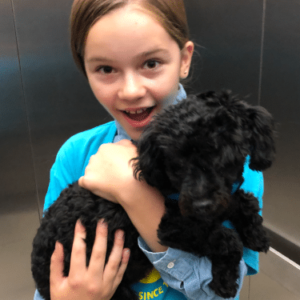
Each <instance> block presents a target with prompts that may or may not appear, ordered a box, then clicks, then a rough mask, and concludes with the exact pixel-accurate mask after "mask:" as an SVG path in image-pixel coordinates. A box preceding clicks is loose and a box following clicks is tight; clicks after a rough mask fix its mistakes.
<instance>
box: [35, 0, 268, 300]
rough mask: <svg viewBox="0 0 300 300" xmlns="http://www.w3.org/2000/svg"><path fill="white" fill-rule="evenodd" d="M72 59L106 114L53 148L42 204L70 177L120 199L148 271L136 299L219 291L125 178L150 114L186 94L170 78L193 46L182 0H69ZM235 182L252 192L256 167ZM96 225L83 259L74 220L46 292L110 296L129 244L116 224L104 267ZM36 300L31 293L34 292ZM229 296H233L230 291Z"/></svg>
mask: <svg viewBox="0 0 300 300" xmlns="http://www.w3.org/2000/svg"><path fill="white" fill-rule="evenodd" d="M71 45H72V52H73V56H74V58H75V61H76V63H77V65H78V66H79V68H80V69H81V70H82V72H83V73H84V74H85V76H86V77H87V79H88V81H89V84H90V86H91V88H92V91H93V92H94V94H95V97H96V98H97V100H98V101H99V102H100V103H101V104H102V105H103V106H104V107H105V108H106V110H107V111H108V112H109V113H110V114H111V115H112V116H113V117H114V119H115V121H113V122H109V123H107V124H104V125H101V126H99V127H96V128H94V129H91V130H89V131H86V132H83V133H80V134H77V135H75V136H74V137H72V138H71V139H69V140H68V141H67V142H66V143H65V144H64V145H63V147H62V148H61V149H60V151H59V153H58V155H57V158H56V161H55V164H54V165H53V167H52V169H51V174H50V185H49V189H48V192H47V195H46V199H45V206H44V209H47V208H48V207H49V206H50V205H51V204H52V203H53V202H54V201H55V199H57V197H58V195H59V194H60V192H61V191H62V190H63V189H64V188H65V187H67V185H68V184H70V183H73V182H74V181H76V180H79V184H80V185H81V186H82V187H84V188H86V189H89V190H91V191H92V192H93V193H95V194H97V195H99V196H102V197H104V198H106V199H108V200H110V201H113V202H117V203H119V204H121V205H122V206H123V208H124V209H125V210H126V212H127V214H128V215H129V217H130V219H131V220H132V222H133V224H134V225H135V227H136V228H137V230H138V232H139V233H140V238H139V240H138V243H139V246H140V248H141V249H142V251H143V252H144V253H145V254H146V255H147V257H148V258H149V260H150V261H151V262H152V263H153V265H154V267H155V269H154V270H153V272H152V273H151V274H150V275H149V276H148V277H147V278H146V279H144V280H142V281H141V282H139V283H137V284H135V285H134V286H133V288H134V289H135V290H136V291H137V294H138V295H139V298H140V299H152V298H153V299H157V300H160V299H166V300H167V299H172V300H173V299H202V300H205V299H221V298H220V297H218V296H217V295H216V294H215V293H214V292H213V291H212V290H211V289H210V288H209V286H208V285H209V282H210V281H211V279H212V274H211V263H210V261H209V260H208V259H207V258H206V257H202V258H199V257H196V256H194V255H191V254H188V253H185V252H183V251H179V250H177V249H171V248H167V247H165V246H163V245H161V244H160V243H159V240H158V238H157V228H158V225H159V223H160V220H161V217H162V216H163V214H164V211H165V206H164V199H163V197H162V195H161V194H160V193H159V192H158V191H157V190H155V189H154V188H152V187H150V186H148V185H147V184H146V183H145V182H139V181H137V180H135V179H134V177H133V172H132V171H133V170H132V165H131V164H130V163H129V161H130V159H131V158H133V157H136V155H137V153H136V148H135V146H133V144H132V143H131V142H130V141H129V140H130V139H133V140H137V139H138V138H139V137H140V135H141V133H142V131H143V128H144V127H145V126H146V125H147V124H148V123H149V122H150V121H151V119H152V116H153V115H155V114H157V113H158V112H160V111H161V110H162V109H163V108H164V107H166V106H168V105H172V104H174V103H176V102H178V101H180V100H182V99H183V98H185V97H186V93H185V91H184V89H183V87H182V85H181V84H180V80H181V79H184V78H186V77H187V76H188V73H189V70H190V65H191V60H192V55H193V51H194V44H193V43H192V42H191V41H190V40H189V36H188V26H187V20H186V14H185V8H184V4H183V1H182V0H76V1H74V4H73V8H72V15H71ZM244 177H245V182H244V184H243V186H242V187H243V188H244V189H245V190H247V191H251V192H253V193H254V194H255V195H256V196H258V197H259V198H260V199H261V196H262V190H263V188H262V175H261V173H258V172H253V171H251V170H250V169H249V168H248V165H247V164H246V165H245V172H244ZM106 234H107V230H106V227H105V224H103V223H101V222H99V226H98V227H97V234H96V241H95V244H94V248H93V254H92V259H91V261H90V265H89V267H88V268H86V266H85V244H84V242H83V239H84V237H85V231H84V228H83V226H82V225H81V224H80V223H79V222H78V223H77V224H76V228H75V235H74V244H73V250H72V259H71V268H70V274H69V276H68V277H66V278H63V277H62V269H63V265H62V260H63V249H62V246H61V245H60V244H59V243H57V244H56V249H55V251H54V253H53V256H52V263H51V274H50V286H51V299H52V300H56V299H59V300H67V299H72V300H76V299H80V300H85V299H86V300H89V299H99V300H104V299H111V297H112V296H113V294H114V292H115V290H116V288H117V287H118V284H119V283H120V281H121V280H122V276H123V274H124V271H125V269H126V266H127V262H128V258H129V251H128V250H127V249H123V236H122V232H118V233H117V235H116V238H115V245H114V248H113V251H112V253H111V255H110V258H109V261H108V263H107V265H106V266H105V267H104V257H105V252H106ZM257 264H258V257H257V253H254V252H252V251H249V250H248V249H245V252H244V259H242V261H241V262H240V276H239V279H238V284H239V291H240V289H241V286H242V282H243V278H244V276H245V275H246V274H247V273H248V274H254V273H256V272H257V267H258V266H257ZM38 299H41V298H40V296H39V294H38V293H37V292H36V295H35V300H38ZM236 299H238V295H237V298H236Z"/></svg>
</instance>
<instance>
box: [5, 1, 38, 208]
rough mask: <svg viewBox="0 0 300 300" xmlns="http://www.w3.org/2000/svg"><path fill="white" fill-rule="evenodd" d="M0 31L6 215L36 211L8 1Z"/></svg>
mask: <svg viewBox="0 0 300 300" xmlns="http://www.w3.org/2000/svg"><path fill="white" fill-rule="evenodd" d="M0 30H1V31H0V53H1V56H0V70H1V73H0V85H1V86H0V89H1V95H0V97H1V100H0V120H1V122H0V141H1V142H0V159H1V168H0V176H1V189H0V213H8V212H11V211H15V210H17V209H19V210H23V209H29V208H33V207H34V208H36V203H35V201H36V197H35V184H34V171H33V166H32V155H31V145H30V138H29V131H28V126H27V118H26V109H25V106H24V99H23V94H22V83H21V76H20V70H19V62H18V51H17V45H16V38H15V28H14V21H13V14H12V7H11V3H10V1H9V0H6V1H1V9H0ZM25 198H26V200H25Z"/></svg>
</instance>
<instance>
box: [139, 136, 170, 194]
mask: <svg viewBox="0 0 300 300" xmlns="http://www.w3.org/2000/svg"><path fill="white" fill-rule="evenodd" d="M157 137H158V135H157V134H155V133H152V132H151V131H150V130H148V131H146V132H144V134H143V135H142V136H141V138H140V140H139V141H138V143H137V150H138V154H139V155H138V157H136V158H135V159H133V161H134V164H133V167H134V176H135V178H136V179H138V180H145V181H146V182H147V183H148V184H149V185H151V186H153V187H156V188H157V189H159V190H160V191H161V192H163V191H164V189H165V188H166V187H168V186H169V185H170V183H169V180H168V178H167V176H166V173H165V164H164V161H165V159H164V158H165V153H164V150H163V148H162V147H161V145H160V143H159V141H158V138H157Z"/></svg>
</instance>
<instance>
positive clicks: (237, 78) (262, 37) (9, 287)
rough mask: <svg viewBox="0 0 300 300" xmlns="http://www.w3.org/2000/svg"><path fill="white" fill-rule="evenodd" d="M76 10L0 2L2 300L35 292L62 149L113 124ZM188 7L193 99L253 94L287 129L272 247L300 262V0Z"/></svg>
mask: <svg viewBox="0 0 300 300" xmlns="http://www.w3.org/2000/svg"><path fill="white" fill-rule="evenodd" d="M71 4H72V0H65V1H61V0H51V1H50V0H0V91H1V93H0V165H1V168H0V186H1V189H0V228H1V230H0V251H1V252H0V265H1V271H0V298H1V299H2V298H3V299H10V298H9V296H7V295H9V293H10V292H12V293H14V294H11V295H13V296H11V299H20V298H22V299H25V298H26V297H25V296H24V293H26V292H28V295H30V293H32V290H33V282H32V280H31V275H30V265H29V263H30V261H29V256H30V251H31V240H32V237H33V236H34V233H35V230H36V228H37V226H38V223H39V217H40V216H41V210H42V206H43V201H44V195H45V193H46V189H47V185H48V180H49V170H50V167H51V165H52V164H53V162H54V159H55V155H56V153H57V151H58V149H59V147H60V146H61V145H62V144H63V142H64V141H65V140H66V139H67V138H68V137H70V136H71V135H73V134H74V133H77V132H79V131H82V130H85V129H88V128H91V127H94V126H96V125H99V124H101V123H105V122H107V121H109V120H111V118H110V117H109V116H108V115H107V113H106V112H105V110H104V109H102V108H101V106H100V105H99V104H98V103H97V101H96V100H95V99H94V96H93V95H92V93H91V91H90V89H89V87H88V84H87V82H86V80H85V78H84V77H83V76H82V75H81V74H80V73H79V71H78V70H77V69H76V67H75V65H74V63H73V61H72V58H71V53H70V49H69V40H68V36H69V33H68V18H69V12H70V8H71ZM186 5H187V11H188V17H189V23H190V27H191V36H192V39H193V40H194V41H195V42H197V43H198V44H199V45H200V46H201V47H200V46H199V47H198V48H197V50H198V52H199V55H198V56H197V55H196V57H195V63H194V76H193V80H192V81H191V82H190V83H188V90H189V91H201V90H207V89H216V90H219V89H222V88H229V89H232V90H233V91H234V92H235V93H239V94H241V95H249V102H251V103H257V104H258V103H259V104H261V105H263V106H265V107H266V108H267V109H269V110H270V111H271V112H272V113H273V114H274V116H275V118H276V120H277V121H278V122H279V123H280V126H279V138H278V147H277V148H278V155H277V160H276V163H275V164H274V167H273V168H272V169H271V170H269V171H267V172H266V173H265V179H266V188H265V197H264V202H265V209H264V217H265V224H266V226H267V228H269V229H270V230H271V231H272V232H273V233H276V234H277V235H278V236H279V237H281V238H282V240H281V243H277V244H276V241H275V242H274V245H276V247H278V248H280V249H282V251H283V252H284V253H286V255H288V256H290V257H291V258H293V259H294V260H297V259H299V260H300V257H299V248H298V247H300V237H299V227H300V221H299V218H298V212H299V210H300V201H299V196H298V195H299V194H300V185H299V182H300V180H299V171H300V160H299V157H298V153H299V150H300V119H299V115H300V100H299V97H300V91H299V86H300V85H299V76H300V65H299V64H300V51H299V50H300V31H299V28H300V26H299V25H300V24H299V23H300V21H299V20H300V19H299V17H298V16H299V12H300V5H299V1H297V0H289V1H288V2H287V1H286V0H277V1H275V2H274V1H266V0H243V1H235V0H226V1H224V0H201V1H200V0H187V1H186ZM277 240H278V239H277ZM287 242H289V243H290V244H288V245H289V246H291V247H285V246H284V245H285V244H286V243H287ZM294 246H296V248H293V247H294ZM291 248H293V249H296V250H298V254H297V251H296V252H295V251H294V252H293V251H290V250H289V249H291ZM16 270H18V271H17V272H16ZM16 293H17V294H18V293H19V296H16ZM4 294H5V295H6V296H5V298H4V297H2V295H4ZM28 299H31V298H30V297H29V298H28Z"/></svg>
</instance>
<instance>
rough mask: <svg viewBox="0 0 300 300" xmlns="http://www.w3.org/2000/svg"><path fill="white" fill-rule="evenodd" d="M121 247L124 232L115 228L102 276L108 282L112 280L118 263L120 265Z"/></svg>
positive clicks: (122, 245) (116, 271)
mask: <svg viewBox="0 0 300 300" xmlns="http://www.w3.org/2000/svg"><path fill="white" fill-rule="evenodd" d="M123 247H124V232H123V231H122V230H117V231H116V233H115V240H114V246H113V248H112V250H111V253H110V256H109V259H108V262H107V264H106V267H105V270H104V276H105V278H106V280H108V281H109V282H114V279H115V278H116V276H117V274H118V272H119V269H120V265H122V257H123Z"/></svg>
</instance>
